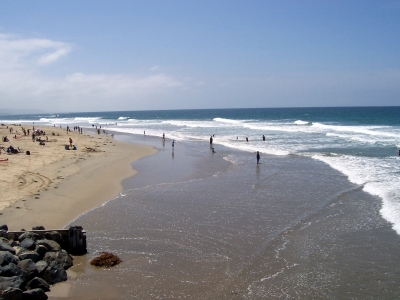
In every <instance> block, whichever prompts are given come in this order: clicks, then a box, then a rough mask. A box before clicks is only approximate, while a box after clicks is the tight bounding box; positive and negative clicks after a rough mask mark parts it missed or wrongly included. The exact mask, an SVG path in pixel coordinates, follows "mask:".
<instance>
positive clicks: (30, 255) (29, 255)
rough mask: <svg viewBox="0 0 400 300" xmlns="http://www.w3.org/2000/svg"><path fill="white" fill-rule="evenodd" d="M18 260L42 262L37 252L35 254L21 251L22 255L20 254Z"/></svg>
mask: <svg viewBox="0 0 400 300" xmlns="http://www.w3.org/2000/svg"><path fill="white" fill-rule="evenodd" d="M18 258H19V259H20V260H25V259H31V260H33V262H35V263H36V262H38V261H39V260H40V256H39V254H37V253H36V252H33V251H29V250H24V251H21V252H20V253H18Z"/></svg>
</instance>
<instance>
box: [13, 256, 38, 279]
mask: <svg viewBox="0 0 400 300" xmlns="http://www.w3.org/2000/svg"><path fill="white" fill-rule="evenodd" d="M18 267H20V268H21V269H22V270H24V271H25V272H26V273H28V275H29V279H31V278H34V277H36V276H37V275H38V274H39V272H38V270H37V268H36V264H35V262H34V261H32V260H31V259H24V260H21V261H20V262H19V263H18Z"/></svg>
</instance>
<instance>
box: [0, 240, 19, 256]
mask: <svg viewBox="0 0 400 300" xmlns="http://www.w3.org/2000/svg"><path fill="white" fill-rule="evenodd" d="M0 251H8V252H10V253H12V254H15V249H14V248H13V247H11V246H10V244H7V243H5V242H3V241H2V240H0Z"/></svg>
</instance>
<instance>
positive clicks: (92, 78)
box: [0, 34, 183, 111]
mask: <svg viewBox="0 0 400 300" xmlns="http://www.w3.org/2000/svg"><path fill="white" fill-rule="evenodd" d="M71 50H72V46H71V45H70V44H67V43H63V42H58V41H53V40H49V39H23V38H20V37H16V36H13V35H6V34H0V61H1V62H2V63H1V64H0V100H1V102H2V103H5V105H4V106H6V107H10V108H12V106H14V107H17V108H18V107H24V108H37V109H42V110H47V111H96V110H107V109H111V108H114V109H135V108H138V109H145V108H146V107H145V105H146V104H148V103H149V99H151V97H158V98H162V97H161V96H160V95H162V94H163V93H167V92H168V91H170V90H171V89H176V88H181V87H182V85H183V84H182V82H181V81H179V80H176V79H175V78H173V77H172V76H170V75H167V74H163V73H156V72H155V71H157V69H159V66H155V67H153V68H151V71H152V72H150V73H149V74H146V73H141V74H85V73H81V72H76V73H73V74H67V75H64V76H60V75H58V76H49V75H45V73H44V72H43V71H42V68H43V67H44V66H45V65H48V64H55V63H57V61H58V60H59V59H60V58H62V57H64V56H66V55H68V54H70V52H71ZM157 95H158V96H157ZM132 102H134V103H135V104H136V107H130V105H131V103H132Z"/></svg>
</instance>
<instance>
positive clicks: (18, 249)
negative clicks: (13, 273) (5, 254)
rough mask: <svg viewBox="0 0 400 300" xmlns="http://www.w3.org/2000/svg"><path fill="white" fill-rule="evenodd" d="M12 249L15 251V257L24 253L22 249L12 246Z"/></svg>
mask: <svg viewBox="0 0 400 300" xmlns="http://www.w3.org/2000/svg"><path fill="white" fill-rule="evenodd" d="M13 248H14V250H15V255H17V256H18V254H20V253H22V252H23V251H26V249H25V248H22V247H20V246H14V247H13Z"/></svg>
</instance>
